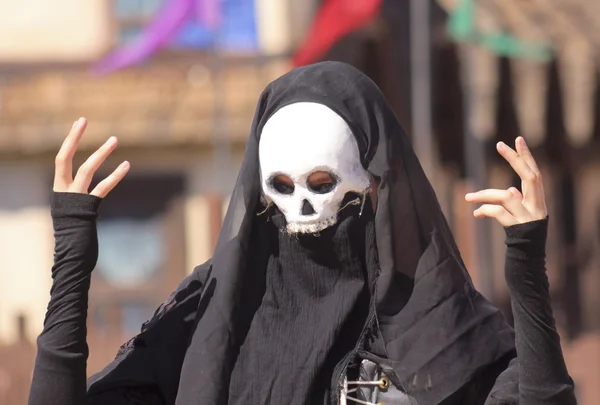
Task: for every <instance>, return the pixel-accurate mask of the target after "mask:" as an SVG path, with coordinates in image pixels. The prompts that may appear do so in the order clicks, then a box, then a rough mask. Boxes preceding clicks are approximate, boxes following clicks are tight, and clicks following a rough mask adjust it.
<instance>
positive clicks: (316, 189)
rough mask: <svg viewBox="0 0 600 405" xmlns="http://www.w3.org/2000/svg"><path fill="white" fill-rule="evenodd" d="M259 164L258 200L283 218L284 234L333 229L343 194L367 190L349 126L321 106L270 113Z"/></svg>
mask: <svg viewBox="0 0 600 405" xmlns="http://www.w3.org/2000/svg"><path fill="white" fill-rule="evenodd" d="M259 159H260V172H261V183H262V191H263V197H264V199H265V200H266V202H267V203H268V204H271V203H274V204H275V205H276V206H277V208H279V210H280V211H281V212H282V213H283V215H284V216H285V218H286V222H287V227H286V228H287V231H288V232H289V233H317V232H320V231H322V230H323V229H325V228H327V227H329V226H331V225H334V224H335V223H336V222H337V214H338V211H340V209H342V208H343V207H341V203H342V201H343V200H344V197H345V196H346V194H347V193H348V192H355V193H358V194H363V195H364V194H365V193H366V192H367V191H368V189H369V187H370V175H369V173H368V172H367V171H366V170H365V169H364V168H363V167H362V164H361V162H360V158H359V151H358V145H357V143H356V139H355V138H354V135H353V134H352V131H351V129H350V127H349V126H348V124H347V123H346V122H345V121H344V120H343V119H342V118H341V117H340V116H339V115H338V114H336V113H335V112H334V111H333V110H331V109H330V108H328V107H326V106H324V105H322V104H318V103H311V102H301V103H294V104H290V105H287V106H285V107H283V108H281V109H280V110H278V111H277V112H276V113H275V114H273V116H272V117H271V118H269V120H268V121H267V122H266V124H265V125H264V127H263V130H262V134H261V138H260V144H259ZM315 178H316V180H315ZM323 178H325V181H323ZM282 179H283V180H282ZM362 203H364V198H363V200H362Z"/></svg>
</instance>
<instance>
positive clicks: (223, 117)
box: [212, 22, 231, 196]
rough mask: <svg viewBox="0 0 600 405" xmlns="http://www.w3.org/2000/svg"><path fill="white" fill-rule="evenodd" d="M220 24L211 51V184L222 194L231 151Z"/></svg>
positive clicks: (227, 178) (225, 184) (225, 183)
mask: <svg viewBox="0 0 600 405" xmlns="http://www.w3.org/2000/svg"><path fill="white" fill-rule="evenodd" d="M221 31H222V24H221V22H219V25H218V26H217V28H216V31H215V41H214V45H213V51H212V71H213V80H214V95H215V97H214V102H215V109H214V111H215V112H214V117H213V181H214V183H213V186H214V188H215V190H216V191H217V193H218V194H219V195H221V196H222V193H223V186H225V187H228V186H229V184H228V181H229V178H230V177H229V170H230V169H229V168H230V166H231V164H230V158H231V155H230V154H231V151H230V145H229V134H228V129H227V118H228V117H227V105H226V103H227V95H226V86H225V79H224V77H223V71H224V70H225V68H226V61H224V56H223V53H222V49H221V47H222V45H223V44H222V41H221V36H222V32H221Z"/></svg>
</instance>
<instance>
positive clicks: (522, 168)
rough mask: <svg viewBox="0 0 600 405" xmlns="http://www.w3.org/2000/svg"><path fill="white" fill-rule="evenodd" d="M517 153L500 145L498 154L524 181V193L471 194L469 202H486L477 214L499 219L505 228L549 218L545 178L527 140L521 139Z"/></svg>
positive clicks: (474, 213) (491, 191) (489, 192)
mask: <svg viewBox="0 0 600 405" xmlns="http://www.w3.org/2000/svg"><path fill="white" fill-rule="evenodd" d="M515 147H516V150H514V149H512V148H511V147H510V146H508V145H506V144H505V143H504V142H498V144H497V145H496V148H497V150H498V153H499V154H500V155H501V156H502V157H503V158H504V159H506V161H507V162H508V163H509V164H510V165H511V167H512V168H513V170H514V171H515V172H516V173H517V174H518V175H519V177H520V178H521V190H523V193H522V194H521V192H520V191H519V190H517V189H516V188H515V187H511V188H509V189H507V190H497V189H487V190H480V191H477V192H474V193H468V194H467V195H466V196H465V200H467V201H468V202H471V203H483V205H482V206H481V207H479V208H477V209H476V210H475V211H474V212H473V215H474V216H475V217H477V218H482V217H490V218H495V219H496V220H497V221H498V222H500V223H501V224H502V225H503V226H511V225H516V224H523V223H526V222H531V221H537V220H540V219H544V218H546V216H547V215H548V211H547V209H546V199H545V196H544V187H543V185H542V175H541V173H540V170H539V169H538V166H537V164H536V163H535V160H534V159H533V156H532V155H531V152H530V151H529V148H528V147H527V144H526V143H525V139H523V138H522V137H518V138H517V139H516V141H515Z"/></svg>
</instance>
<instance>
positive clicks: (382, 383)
mask: <svg viewBox="0 0 600 405" xmlns="http://www.w3.org/2000/svg"><path fill="white" fill-rule="evenodd" d="M349 385H354V386H360V385H370V386H376V387H379V388H381V389H383V390H385V389H387V388H388V387H389V386H390V379H389V378H387V377H381V378H380V379H379V380H375V381H344V387H343V388H342V392H341V396H340V397H341V398H340V399H341V402H340V403H341V405H346V403H347V401H352V402H355V403H357V404H361V405H385V404H384V403H383V402H377V403H374V402H367V401H363V400H361V399H358V398H353V397H349V396H348V394H352V393H354V392H356V391H357V389H358V388H356V387H355V388H348V386H349Z"/></svg>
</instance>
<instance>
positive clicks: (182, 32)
mask: <svg viewBox="0 0 600 405" xmlns="http://www.w3.org/2000/svg"><path fill="white" fill-rule="evenodd" d="M169 1H170V0H113V15H114V17H115V20H116V22H117V30H118V33H117V37H118V41H117V42H118V44H117V45H123V44H126V43H129V42H131V41H133V40H135V39H136V38H138V37H139V36H140V35H141V34H142V32H143V31H144V29H145V28H146V27H147V26H148V24H149V23H150V22H151V21H152V20H153V19H155V18H156V17H157V16H158V15H159V13H160V12H161V10H162V8H163V6H165V7H166V6H168V5H169ZM201 1H202V0H194V1H192V3H193V4H192V7H191V8H190V9H189V12H188V14H189V16H188V18H187V19H185V20H184V21H182V22H181V23H180V26H179V27H178V28H177V31H176V33H175V36H174V37H173V38H171V39H170V42H169V47H171V48H177V49H205V48H209V47H212V46H213V45H214V44H215V43H216V42H218V44H219V47H221V48H227V49H230V50H240V51H255V50H256V49H257V48H258V36H257V31H256V18H255V6H254V0H219V1H218V7H219V14H220V20H221V25H220V28H219V29H218V30H215V31H212V30H210V29H208V28H207V27H206V26H204V24H203V23H202V22H201V19H200V18H199V16H200V15H201V12H200V11H199V10H198V9H197V6H198V4H200V2H201ZM211 1H216V0H211Z"/></svg>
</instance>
